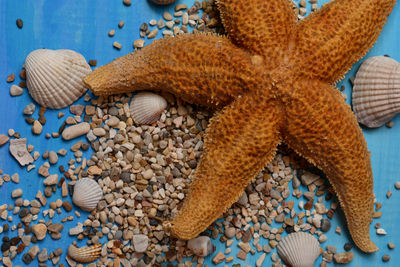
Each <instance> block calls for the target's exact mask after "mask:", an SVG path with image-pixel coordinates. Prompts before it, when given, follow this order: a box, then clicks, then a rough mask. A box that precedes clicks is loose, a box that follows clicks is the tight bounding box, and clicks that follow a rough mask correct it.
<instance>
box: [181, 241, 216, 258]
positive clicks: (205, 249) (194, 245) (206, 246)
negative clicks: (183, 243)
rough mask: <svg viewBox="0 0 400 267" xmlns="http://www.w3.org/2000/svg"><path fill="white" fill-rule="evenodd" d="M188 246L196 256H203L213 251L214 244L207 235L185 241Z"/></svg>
mask: <svg viewBox="0 0 400 267" xmlns="http://www.w3.org/2000/svg"><path fill="white" fill-rule="evenodd" d="M187 245H188V248H189V249H190V250H192V251H193V253H194V254H195V255H197V256H201V257H205V256H207V255H210V254H211V253H213V252H214V251H215V246H214V245H213V244H211V239H210V238H209V237H208V236H199V237H196V238H194V239H191V240H189V241H188V243H187Z"/></svg>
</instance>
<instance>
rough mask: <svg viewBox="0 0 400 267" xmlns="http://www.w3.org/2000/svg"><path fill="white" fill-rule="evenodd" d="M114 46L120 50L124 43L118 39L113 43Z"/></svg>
mask: <svg viewBox="0 0 400 267" xmlns="http://www.w3.org/2000/svg"><path fill="white" fill-rule="evenodd" d="M113 46H114V47H115V48H116V49H118V50H120V49H121V48H122V44H120V43H118V42H117V41H115V42H114V43H113Z"/></svg>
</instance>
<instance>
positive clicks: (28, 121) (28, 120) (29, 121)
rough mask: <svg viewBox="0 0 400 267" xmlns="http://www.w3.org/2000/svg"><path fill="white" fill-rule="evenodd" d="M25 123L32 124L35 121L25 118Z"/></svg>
mask: <svg viewBox="0 0 400 267" xmlns="http://www.w3.org/2000/svg"><path fill="white" fill-rule="evenodd" d="M25 121H26V123H28V124H33V123H34V122H35V119H34V118H32V117H25Z"/></svg>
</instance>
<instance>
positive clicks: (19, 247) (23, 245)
mask: <svg viewBox="0 0 400 267" xmlns="http://www.w3.org/2000/svg"><path fill="white" fill-rule="evenodd" d="M25 247H26V245H25V244H24V243H21V244H19V245H18V247H17V253H18V254H20V253H21V252H22V251H24V249H25Z"/></svg>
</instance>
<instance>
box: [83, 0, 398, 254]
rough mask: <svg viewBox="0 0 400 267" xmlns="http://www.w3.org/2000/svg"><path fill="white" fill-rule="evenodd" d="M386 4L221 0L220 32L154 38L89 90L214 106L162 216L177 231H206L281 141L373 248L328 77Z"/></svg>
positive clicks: (361, 181)
mask: <svg viewBox="0 0 400 267" xmlns="http://www.w3.org/2000/svg"><path fill="white" fill-rule="evenodd" d="M394 4H395V0H336V1H333V2H330V3H328V4H326V5H324V6H323V7H322V8H321V9H320V10H319V11H318V12H315V13H313V14H311V15H310V16H308V17H307V18H306V19H304V20H303V21H301V22H299V23H297V22H296V17H295V14H294V12H293V11H292V7H291V4H290V2H289V1H288V0H275V1H273V0H270V1H265V0H253V1H251V4H249V2H248V1H244V0H225V1H223V0H219V1H218V8H219V10H220V13H221V18H222V21H223V24H224V26H225V29H226V30H227V33H228V38H226V37H222V36H216V35H209V34H186V35H181V36H177V37H175V38H166V39H162V40H159V41H155V42H153V43H152V44H150V45H148V46H147V47H145V48H144V49H142V50H141V51H138V52H135V53H132V54H129V55H126V56H124V57H121V58H119V59H117V60H115V61H114V62H112V63H110V64H108V65H106V66H103V67H101V68H99V69H97V70H95V71H94V72H92V73H91V74H90V75H88V76H87V77H86V78H85V79H84V81H85V83H86V84H87V85H88V86H89V87H90V89H91V90H92V91H93V92H94V94H96V95H108V94H116V93H123V92H131V91H138V90H151V89H153V90H161V91H168V92H170V93H173V94H175V95H177V96H178V97H180V98H182V99H183V100H185V101H187V102H189V103H193V104H200V105H205V106H207V107H210V108H213V109H216V110H217V112H216V115H215V116H214V117H213V119H212V120H211V123H210V125H209V127H208V129H207V132H206V137H205V144H204V146H205V151H204V153H203V155H202V158H201V160H200V162H199V165H198V167H197V169H196V171H195V173H194V178H193V183H192V185H191V187H190V190H189V193H188V195H187V197H186V199H185V201H184V204H183V206H182V208H181V210H180V211H179V213H178V214H177V216H176V217H175V218H174V219H173V220H172V221H171V222H169V223H167V224H166V225H167V226H169V227H170V229H171V231H172V233H173V234H174V235H175V236H176V237H178V238H181V239H191V238H194V237H196V236H197V235H198V234H200V233H201V232H202V231H204V230H205V229H206V228H207V227H208V226H209V225H210V224H211V223H212V222H213V221H214V220H216V219H217V218H218V217H219V216H220V215H221V214H222V213H223V212H224V211H226V209H227V208H229V207H230V205H232V203H234V202H235V201H236V200H237V199H238V198H239V196H240V194H241V193H242V192H243V190H244V188H245V187H246V185H247V184H248V183H250V182H251V181H252V180H253V179H254V177H255V176H256V175H257V173H258V172H259V171H260V170H262V169H263V167H264V166H265V165H266V164H268V163H269V162H270V161H271V160H272V158H273V157H274V155H275V152H276V147H277V145H278V144H279V143H280V142H281V141H282V142H284V143H286V144H287V145H288V146H289V147H291V148H292V149H294V150H295V151H296V152H297V153H299V154H300V155H302V156H303V157H304V158H306V159H307V160H308V161H309V162H311V163H312V164H314V165H315V166H317V167H318V168H320V169H321V170H322V171H323V172H324V173H325V174H326V176H327V178H328V179H329V181H330V183H331V184H332V186H333V188H334V189H335V191H336V193H337V196H338V198H339V201H340V204H341V207H342V209H343V210H344V214H345V216H346V219H347V224H348V228H349V231H350V234H351V236H352V238H353V240H354V242H355V244H356V245H357V246H358V247H359V248H360V249H361V250H363V251H365V252H374V251H376V250H377V247H376V246H375V245H374V243H373V242H372V241H371V239H370V235H369V225H370V223H371V220H372V213H373V198H374V197H373V179H372V170H371V164H370V155H369V151H368V150H367V145H366V142H365V140H364V136H363V134H362V132H361V129H360V127H359V126H358V124H357V121H356V119H355V117H354V115H353V113H352V112H351V110H350V107H349V106H348V105H347V104H346V103H345V102H344V100H343V98H342V97H341V96H340V94H339V93H338V92H337V91H336V90H335V89H334V87H333V84H334V83H335V82H336V81H337V80H338V79H340V78H341V77H342V76H343V75H344V74H345V73H346V71H347V70H348V69H349V68H350V67H351V65H352V64H353V63H354V62H356V61H357V60H358V59H360V58H361V57H362V56H363V55H364V54H365V53H366V52H367V51H368V49H369V48H370V47H371V46H372V44H373V43H374V42H375V41H376V39H377V38H378V35H379V33H380V31H381V29H382V27H383V25H384V23H385V21H386V18H387V16H389V14H390V12H391V10H392V8H393V6H394Z"/></svg>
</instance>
